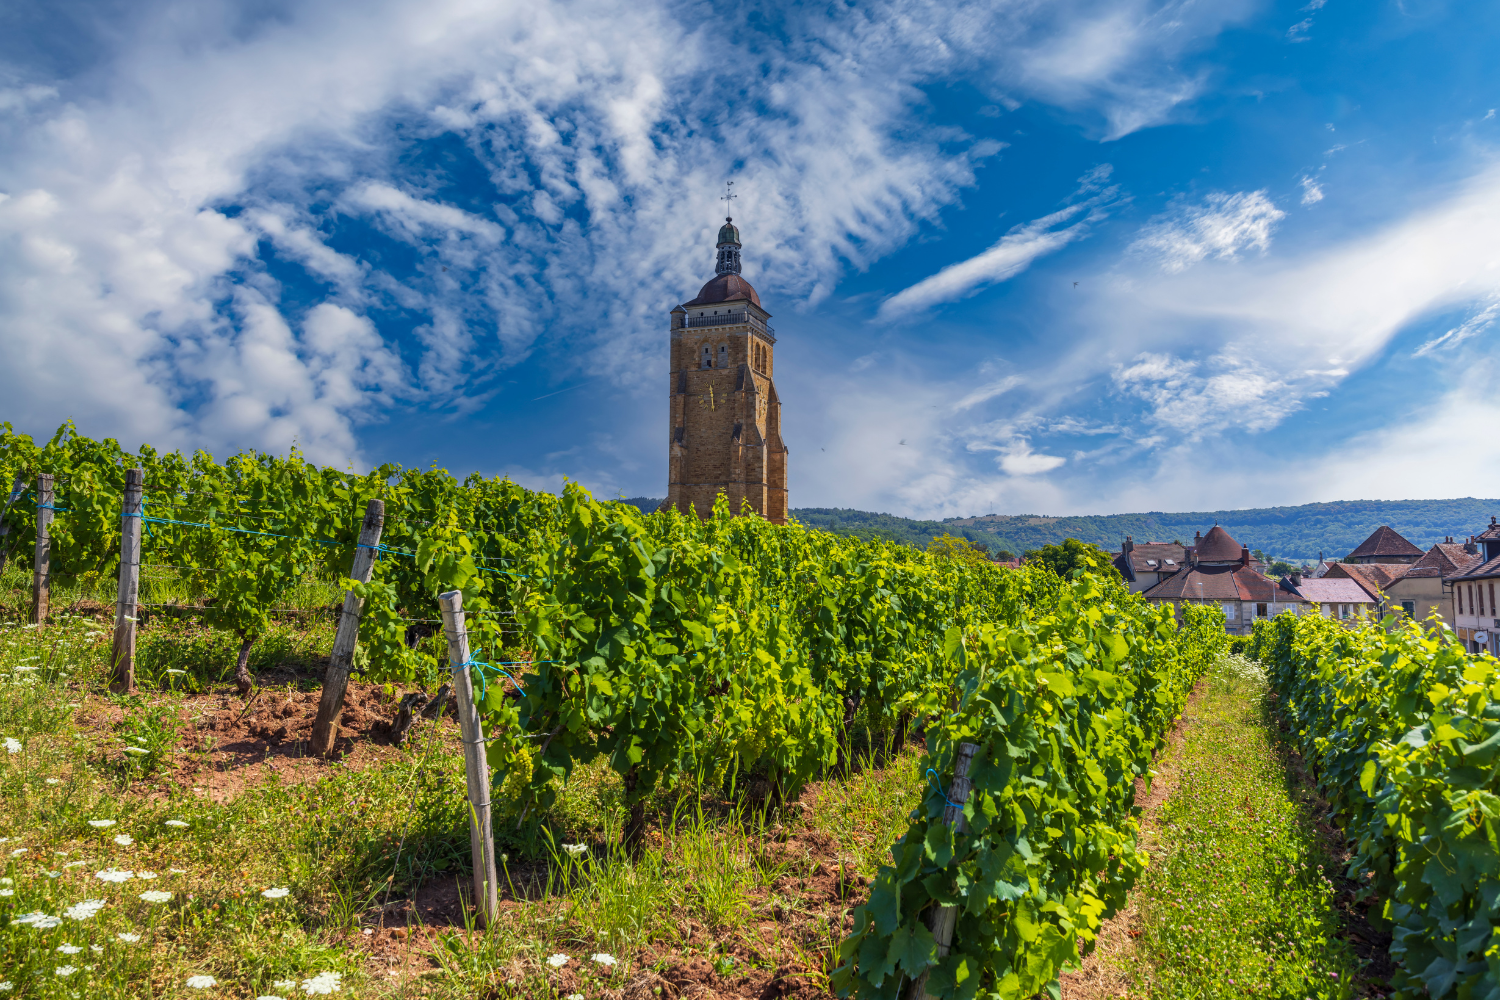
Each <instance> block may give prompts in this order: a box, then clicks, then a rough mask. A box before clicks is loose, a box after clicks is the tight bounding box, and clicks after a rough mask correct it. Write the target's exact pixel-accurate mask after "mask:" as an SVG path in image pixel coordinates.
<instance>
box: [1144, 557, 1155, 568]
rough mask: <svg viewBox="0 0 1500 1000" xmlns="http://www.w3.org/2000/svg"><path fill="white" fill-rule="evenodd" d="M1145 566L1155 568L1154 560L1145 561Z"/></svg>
mask: <svg viewBox="0 0 1500 1000" xmlns="http://www.w3.org/2000/svg"><path fill="white" fill-rule="evenodd" d="M1146 565H1147V566H1151V567H1153V568H1154V567H1155V566H1156V560H1155V559H1147V560H1146Z"/></svg>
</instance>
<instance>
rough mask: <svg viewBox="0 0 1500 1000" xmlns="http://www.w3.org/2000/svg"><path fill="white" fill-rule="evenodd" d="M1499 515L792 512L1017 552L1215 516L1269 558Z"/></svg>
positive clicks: (1496, 503)
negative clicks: (931, 517)
mask: <svg viewBox="0 0 1500 1000" xmlns="http://www.w3.org/2000/svg"><path fill="white" fill-rule="evenodd" d="M625 502H626V503H634V504H636V506H639V507H642V508H643V509H646V510H655V509H656V505H657V504H659V503H660V502H661V501H660V500H659V499H657V500H648V499H646V498H643V497H638V498H634V499H631V500H627V501H625ZM1495 515H1500V500H1476V499H1474V498H1473V497H1465V498H1462V499H1458V500H1339V501H1335V502H1333V503H1308V504H1301V505H1299V506H1296V507H1256V508H1250V509H1247V510H1210V511H1193V512H1188V513H1179V514H1168V513H1162V512H1161V511H1151V512H1149V513H1144V514H1094V515H1087V516H1080V517H1044V516H1040V515H1030V514H987V515H984V516H982V517H963V518H951V519H949V520H945V521H918V520H913V519H911V518H906V517H897V516H896V515H894V514H875V513H871V512H869V511H863V510H848V509H844V508H839V507H801V508H797V509H795V510H793V511H792V516H793V517H795V518H796V519H797V520H799V521H801V522H802V523H803V524H806V525H808V526H809V527H814V528H821V529H823V530H824V531H833V532H837V533H838V534H843V535H856V536H859V537H861V538H889V539H891V540H893V541H898V542H905V543H906V544H908V545H915V546H918V547H922V548H925V547H926V545H927V543H928V541H929V540H931V539H932V538H933V537H934V536H937V535H941V534H943V532H945V531H946V532H948V533H949V534H952V535H959V536H962V537H965V538H970V539H974V540H976V541H984V542H986V543H987V544H988V546H989V548H990V549H991V550H992V551H994V550H998V549H1004V550H1008V551H1011V552H1025V551H1026V550H1027V549H1034V548H1038V547H1040V546H1042V545H1047V544H1056V543H1058V542H1060V541H1062V540H1063V539H1064V538H1077V539H1080V540H1082V541H1085V542H1093V543H1094V544H1096V545H1099V546H1100V547H1102V548H1106V549H1110V550H1117V549H1119V547H1120V542H1121V541H1122V540H1123V539H1124V538H1125V536H1126V535H1130V536H1131V537H1133V538H1134V539H1135V540H1136V541H1137V542H1170V541H1174V540H1177V541H1182V542H1191V541H1192V539H1193V533H1194V532H1195V531H1207V530H1208V529H1209V528H1210V527H1212V526H1213V525H1214V523H1215V522H1217V523H1218V524H1220V525H1222V526H1223V527H1224V530H1226V531H1228V532H1229V533H1230V534H1231V535H1233V536H1234V537H1235V539H1236V540H1238V541H1240V542H1242V543H1243V544H1245V545H1248V546H1250V547H1251V548H1252V549H1260V550H1262V551H1263V552H1265V553H1266V554H1267V555H1269V556H1274V557H1279V558H1284V559H1316V558H1317V557H1318V553H1319V552H1322V553H1324V554H1325V555H1327V556H1328V557H1330V558H1334V557H1342V556H1343V555H1345V554H1346V553H1348V552H1349V551H1350V550H1352V549H1353V548H1354V547H1355V546H1357V545H1358V544H1359V543H1360V542H1362V541H1364V540H1365V538H1366V537H1368V536H1369V534H1370V532H1372V531H1374V530H1375V529H1376V528H1378V527H1379V526H1380V525H1382V524H1389V525H1390V526H1391V527H1392V528H1395V529H1396V530H1397V531H1399V532H1400V533H1401V534H1402V535H1404V536H1405V537H1406V538H1407V539H1409V540H1410V541H1411V542H1412V544H1414V545H1416V546H1418V547H1420V548H1423V549H1425V548H1427V547H1428V546H1430V545H1432V544H1433V543H1434V542H1439V541H1442V540H1443V538H1445V537H1446V536H1448V535H1452V536H1454V537H1455V538H1456V539H1460V540H1462V539H1464V538H1467V537H1468V536H1469V535H1473V534H1478V533H1479V532H1480V531H1482V530H1483V529H1484V528H1485V527H1486V526H1487V525H1488V524H1489V523H1490V518H1491V517H1492V516H1495Z"/></svg>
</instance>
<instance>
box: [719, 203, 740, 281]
mask: <svg viewBox="0 0 1500 1000" xmlns="http://www.w3.org/2000/svg"><path fill="white" fill-rule="evenodd" d="M737 197H739V196H738V195H736V194H735V193H734V181H726V182H725V183H724V197H722V198H720V199H719V200H720V201H722V202H723V203H724V209H725V212H726V214H725V216H724V225H722V226H720V227H719V258H718V260H717V261H716V262H715V263H714V273H715V274H739V273H740V231H739V230H738V229H736V228H735V225H734V217H733V216H731V215H729V214H727V213H728V210H729V203H730V202H732V201H734V200H735V198H737Z"/></svg>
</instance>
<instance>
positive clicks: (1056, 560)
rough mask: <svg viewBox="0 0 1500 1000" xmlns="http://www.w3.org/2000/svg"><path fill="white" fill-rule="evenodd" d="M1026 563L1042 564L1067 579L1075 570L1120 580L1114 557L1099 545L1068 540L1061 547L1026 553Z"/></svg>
mask: <svg viewBox="0 0 1500 1000" xmlns="http://www.w3.org/2000/svg"><path fill="white" fill-rule="evenodd" d="M1026 561H1027V562H1034V563H1040V564H1041V565H1043V566H1045V567H1047V568H1048V569H1050V570H1051V571H1052V572H1054V573H1056V574H1057V575H1058V576H1062V577H1066V576H1067V575H1068V574H1069V573H1071V572H1073V570H1075V569H1081V570H1083V571H1084V572H1085V573H1098V574H1100V575H1102V576H1106V577H1109V578H1110V579H1113V580H1119V579H1120V571H1119V570H1117V569H1115V564H1114V557H1113V556H1111V555H1110V554H1109V553H1108V552H1105V551H1104V550H1103V549H1101V548H1100V547H1099V546H1097V545H1090V544H1088V543H1087V542H1080V541H1079V540H1078V539H1076V538H1067V539H1064V540H1063V543H1062V544H1061V545H1043V546H1042V547H1041V548H1039V549H1032V550H1030V551H1029V552H1027V553H1026Z"/></svg>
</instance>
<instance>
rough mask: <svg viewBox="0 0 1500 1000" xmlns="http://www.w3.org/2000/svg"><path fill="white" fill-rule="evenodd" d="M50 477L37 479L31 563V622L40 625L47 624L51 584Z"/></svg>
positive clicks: (43, 474) (44, 474)
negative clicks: (33, 553) (33, 547)
mask: <svg viewBox="0 0 1500 1000" xmlns="http://www.w3.org/2000/svg"><path fill="white" fill-rule="evenodd" d="M51 524H52V474H51V473H50V472H43V473H39V474H38V475H37V477H36V557H35V559H34V560H33V561H32V563H31V567H32V568H31V622H32V624H34V625H41V624H42V623H43V622H45V621H46V620H47V601H48V588H49V587H50V586H51V583H52V539H51V537H50V536H49V535H48V528H49V527H50V526H51Z"/></svg>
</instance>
